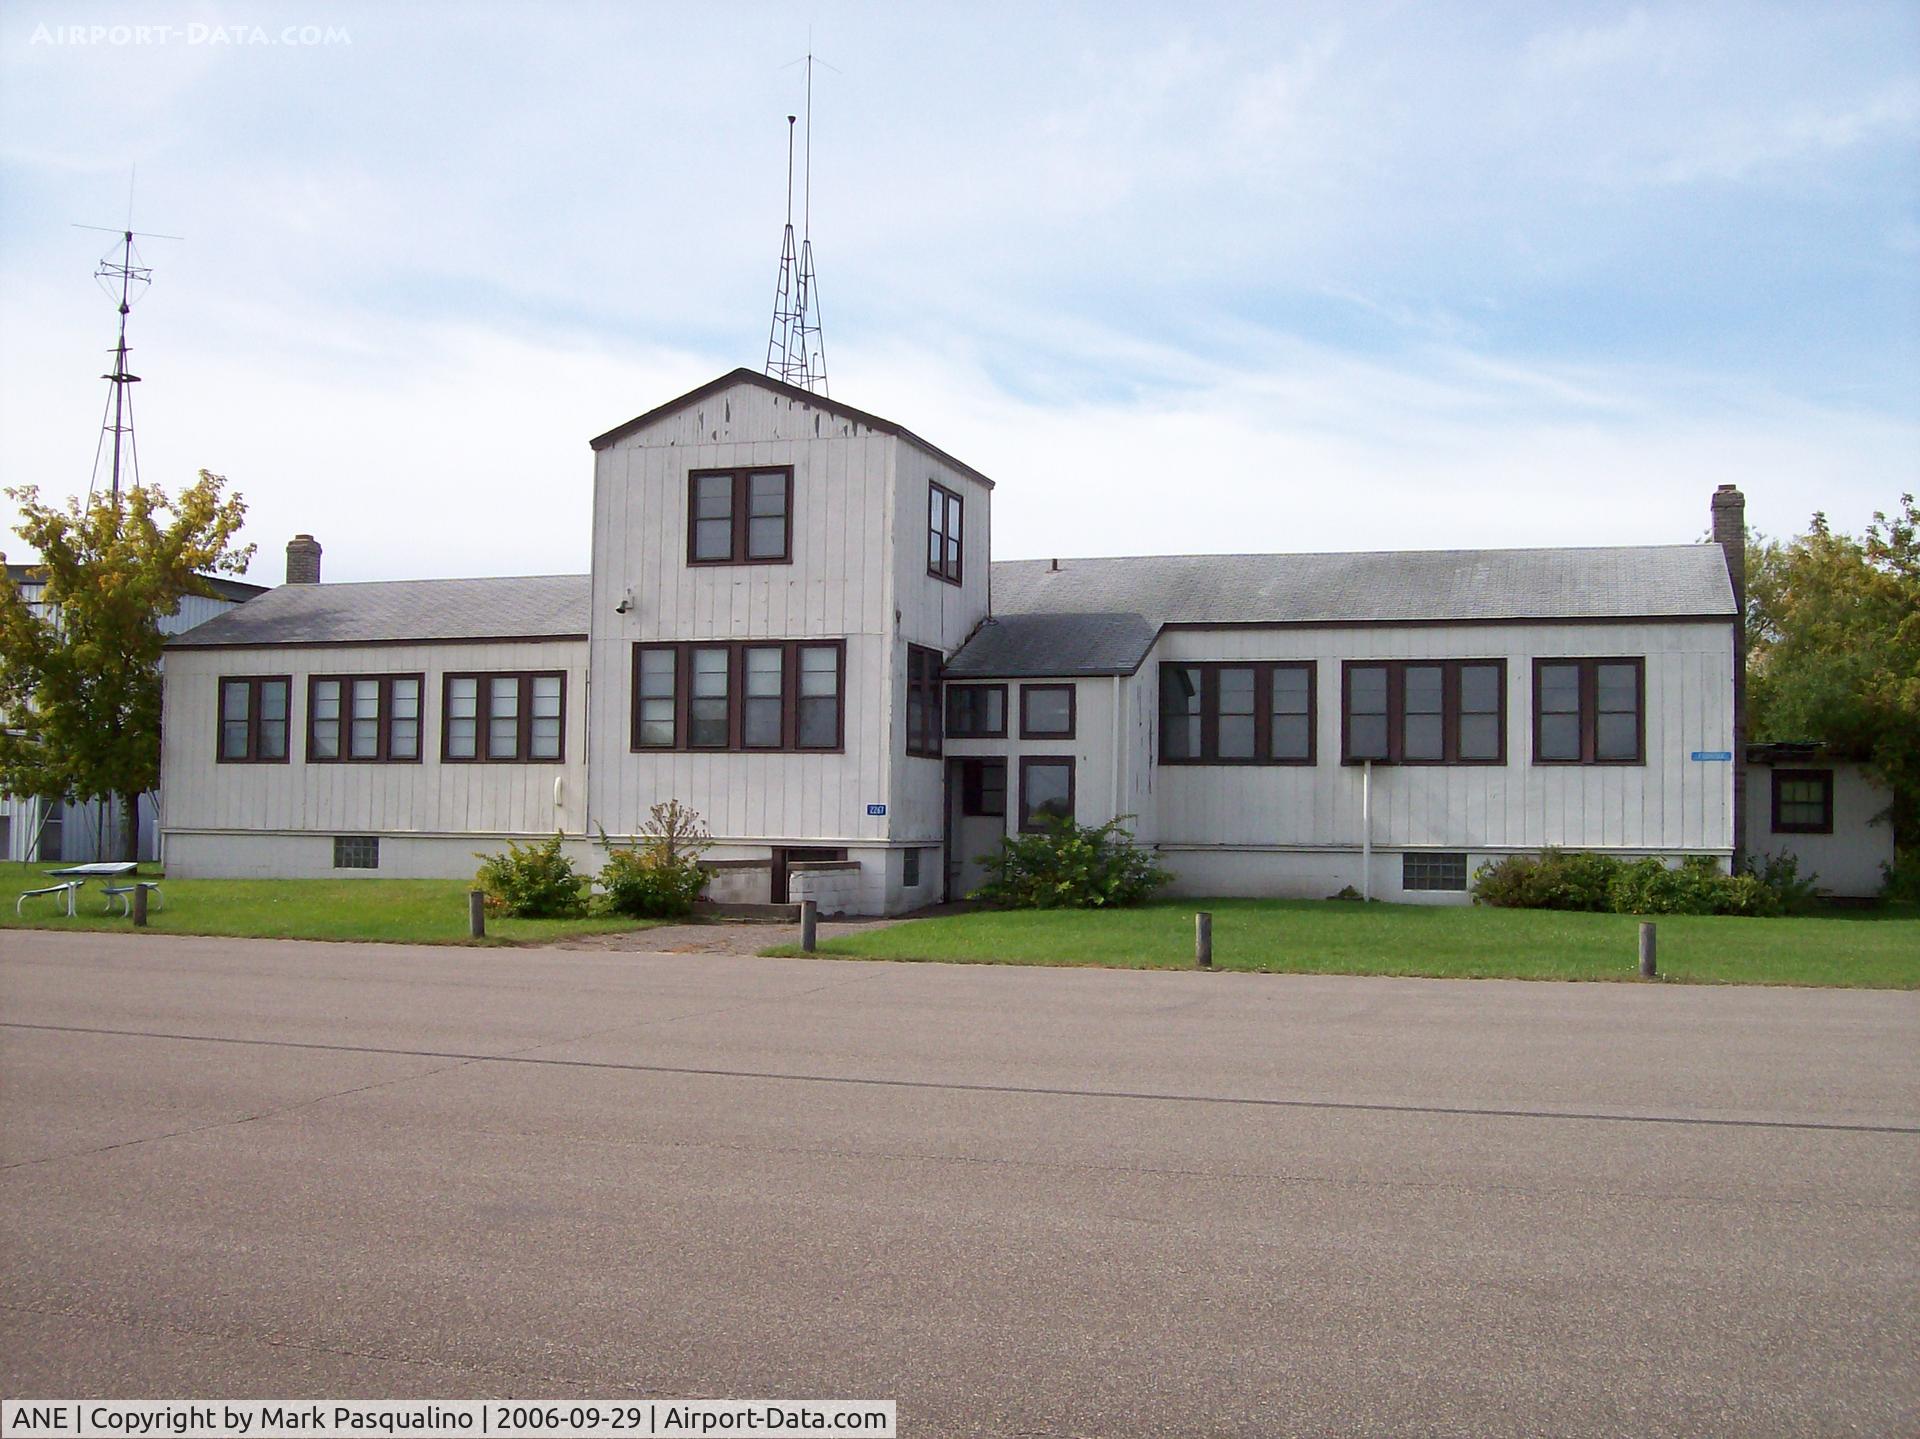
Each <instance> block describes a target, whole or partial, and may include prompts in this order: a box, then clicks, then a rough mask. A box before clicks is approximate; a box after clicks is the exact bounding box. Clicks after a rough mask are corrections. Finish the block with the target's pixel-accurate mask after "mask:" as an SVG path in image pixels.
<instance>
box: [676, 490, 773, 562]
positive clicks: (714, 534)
mask: <svg viewBox="0 0 1920 1439" xmlns="http://www.w3.org/2000/svg"><path fill="white" fill-rule="evenodd" d="M792 558H793V470H792V469H791V468H790V467H789V468H781V469H744V470H695V471H694V472H693V473H692V474H690V475H688V476H687V563H688V564H690V565H781V564H786V563H788V562H790V561H791V560H792Z"/></svg>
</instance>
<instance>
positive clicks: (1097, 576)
mask: <svg viewBox="0 0 1920 1439" xmlns="http://www.w3.org/2000/svg"><path fill="white" fill-rule="evenodd" d="M1058 563H1059V568H1058V569H1057V570H1056V569H1054V568H1053V564H1054V562H1053V561H1050V560H1012V561H1001V562H1000V563H998V564H996V565H994V567H993V610H994V620H995V622H994V623H991V624H987V625H983V626H982V627H981V628H980V629H979V630H978V631H976V632H975V634H974V636H973V638H972V639H970V640H969V641H968V643H967V644H966V645H965V646H964V647H963V648H962V649H961V651H960V653H959V654H958V655H957V656H956V657H955V658H954V660H953V661H952V662H951V663H950V664H949V665H948V667H947V668H948V672H949V673H957V674H962V675H979V676H988V675H992V676H996V677H998V676H1018V675H1067V674H1125V673H1130V672H1131V671H1132V670H1134V669H1135V668H1137V667H1138V666H1139V664H1140V662H1141V661H1142V660H1143V659H1145V658H1146V654H1147V651H1148V649H1150V648H1151V647H1152V643H1153V636H1154V634H1155V633H1156V632H1157V631H1158V629H1159V627H1160V626H1161V625H1164V624H1179V625H1242V624H1321V625H1338V624H1394V623H1408V622H1427V623H1431V622H1434V621H1442V622H1445V621H1456V622H1482V623H1484V622H1487V621H1500V620H1515V621H1520V620H1583V619H1595V620H1605V619H1624V618H1633V617H1640V616H1645V617H1648V618H1677V617H1682V616H1702V615H1707V616H1715V617H1717V616H1722V615H1724V616H1728V617H1731V616H1732V615H1733V613H1734V605H1733V587H1732V585H1731V584H1730V583H1729V581H1728V579H1727V568H1726V561H1725V559H1724V558H1723V556H1722V554H1721V551H1720V549H1719V547H1718V546H1716V545H1646V546H1634V547H1624V548H1613V549H1538V550H1395V551H1373V552H1363V553H1356V554H1324V555H1147V556H1139V557H1133V558H1125V559H1091V560H1061V561H1059V562H1058ZM1003 632H1004V633H1003ZM976 648H977V649H978V653H976Z"/></svg>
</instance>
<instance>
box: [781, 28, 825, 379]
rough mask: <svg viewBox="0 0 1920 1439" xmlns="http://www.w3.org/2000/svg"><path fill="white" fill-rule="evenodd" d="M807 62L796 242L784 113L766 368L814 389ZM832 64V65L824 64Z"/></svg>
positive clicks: (816, 299)
mask: <svg viewBox="0 0 1920 1439" xmlns="http://www.w3.org/2000/svg"><path fill="white" fill-rule="evenodd" d="M806 65H807V104H806V116H807V134H806V140H805V149H804V152H803V153H804V164H803V167H802V171H801V181H800V187H801V200H800V245H799V248H798V249H797V250H796V249H795V248H794V243H793V127H794V123H795V121H797V120H798V119H799V118H800V117H799V116H797V115H789V116H787V228H786V233H785V235H784V236H783V238H782V240H781V244H780V280H779V283H778V284H777V285H775V287H774V291H773V331H772V333H771V334H770V335H768V337H767V373H768V374H769V375H771V376H772V377H773V378H774V379H776V380H784V381H786V383H787V384H789V385H797V386H799V387H800V388H801V389H803V390H811V391H812V392H814V393H815V394H820V395H824V394H826V393H827V351H826V347H825V345H824V343H823V342H822V341H821V338H820V293H819V282H818V280H817V279H816V278H815V276H814V273H813V55H812V53H811V52H809V53H808V55H807V57H806ZM829 68H831V67H829Z"/></svg>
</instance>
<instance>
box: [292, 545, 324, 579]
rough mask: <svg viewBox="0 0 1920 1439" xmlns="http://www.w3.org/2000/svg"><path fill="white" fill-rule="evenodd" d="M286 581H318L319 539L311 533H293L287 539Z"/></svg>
mask: <svg viewBox="0 0 1920 1439" xmlns="http://www.w3.org/2000/svg"><path fill="white" fill-rule="evenodd" d="M287 583H288V584H290V585H317V584H319V583H320V541H318V540H316V539H315V538H314V537H313V536H312V535H295V536H294V537H293V538H292V539H290V540H288V541H287Z"/></svg>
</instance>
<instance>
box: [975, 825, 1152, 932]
mask: <svg viewBox="0 0 1920 1439" xmlns="http://www.w3.org/2000/svg"><path fill="white" fill-rule="evenodd" d="M1130 818H1132V816H1131V815H1123V816H1121V817H1120V818H1117V819H1110V820H1108V821H1107V822H1106V823H1105V824H1102V825H1081V824H1076V823H1074V822H1073V821H1072V820H1071V819H1056V820H1049V821H1048V822H1047V826H1046V828H1045V829H1044V830H1041V831H1040V832H1039V833H1037V834H1022V835H1014V836H1012V837H1010V838H1008V839H1006V840H1004V841H1002V843H1001V846H1000V852H999V853H998V854H996V855H994V856H992V857H991V858H989V859H987V860H986V861H985V863H986V865H987V868H988V870H989V871H990V872H991V877H990V878H989V879H988V880H987V882H986V883H985V884H983V885H981V886H980V888H978V889H976V890H975V891H974V892H973V893H972V894H971V895H970V896H968V897H969V898H971V899H977V900H981V901H983V902H985V903H987V904H999V905H1005V906H1007V907H1009V908H1012V909H1106V908H1111V907H1114V906H1117V905H1127V904H1138V903H1140V901H1141V900H1143V899H1146V898H1147V897H1148V896H1150V895H1151V894H1152V893H1153V892H1154V891H1155V890H1156V889H1158V888H1160V886H1161V885H1163V884H1167V883H1169V882H1170V881H1171V880H1172V879H1173V876H1172V875H1170V874H1168V873H1167V871H1166V870H1165V869H1164V868H1162V866H1161V865H1160V862H1159V861H1158V860H1156V859H1155V858H1154V857H1153V856H1152V855H1151V854H1149V853H1147V851H1146V850H1144V849H1141V848H1139V847H1138V846H1136V845H1135V844H1134V842H1133V834H1132V832H1131V831H1130V830H1128V829H1127V828H1126V825H1125V821H1126V820H1127V819H1130Z"/></svg>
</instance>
